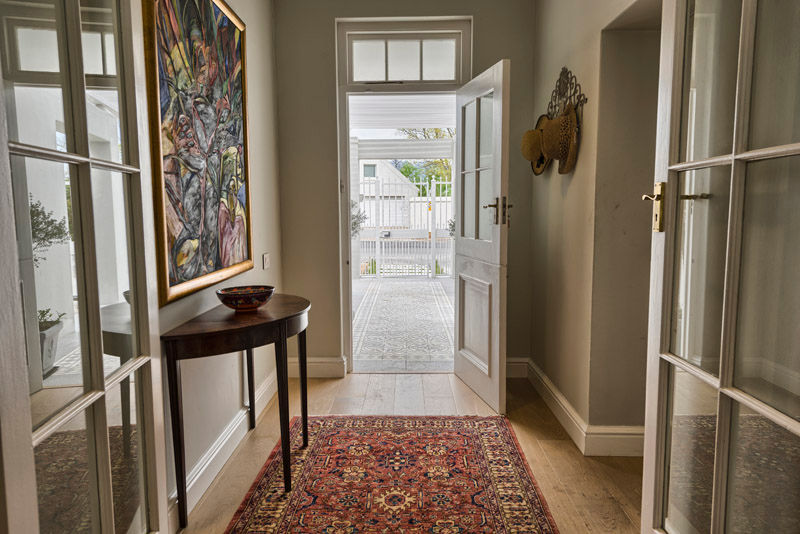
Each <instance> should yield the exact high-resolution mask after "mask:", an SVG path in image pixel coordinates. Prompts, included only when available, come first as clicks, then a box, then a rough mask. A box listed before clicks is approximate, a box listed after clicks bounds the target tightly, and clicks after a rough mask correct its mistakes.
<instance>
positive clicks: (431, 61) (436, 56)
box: [422, 39, 456, 80]
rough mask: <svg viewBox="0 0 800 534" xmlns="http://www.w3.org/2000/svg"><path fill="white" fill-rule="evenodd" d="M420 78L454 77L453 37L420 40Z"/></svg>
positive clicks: (442, 78) (453, 78)
mask: <svg viewBox="0 0 800 534" xmlns="http://www.w3.org/2000/svg"><path fill="white" fill-rule="evenodd" d="M422 79H423V80H455V79H456V40H455V39H425V40H424V41H422Z"/></svg>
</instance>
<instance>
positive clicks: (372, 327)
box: [353, 278, 455, 373]
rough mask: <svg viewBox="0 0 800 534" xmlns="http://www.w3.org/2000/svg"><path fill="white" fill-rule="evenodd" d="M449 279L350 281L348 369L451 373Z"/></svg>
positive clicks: (451, 288)
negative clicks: (350, 350) (350, 360)
mask: <svg viewBox="0 0 800 534" xmlns="http://www.w3.org/2000/svg"><path fill="white" fill-rule="evenodd" d="M454 292H455V288H454V283H453V279H452V278H433V279H426V278H413V279H411V278H360V279H355V280H353V309H354V310H355V313H354V315H353V371H354V372H361V373H368V372H372V373H376V372H377V373H396V372H452V371H453V315H454V312H453V307H454V298H455V297H454Z"/></svg>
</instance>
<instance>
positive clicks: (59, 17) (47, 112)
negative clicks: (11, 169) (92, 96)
mask: <svg viewBox="0 0 800 534" xmlns="http://www.w3.org/2000/svg"><path fill="white" fill-rule="evenodd" d="M12 4H13V5H12ZM62 4H63V2H54V1H53V0H50V1H48V0H42V1H41V2H36V3H33V2H11V1H10V0H0V12H2V13H5V12H6V10H8V12H9V13H10V12H13V13H14V17H4V18H3V24H0V43H2V46H0V52H2V54H3V55H4V56H5V57H4V58H3V79H4V81H5V94H4V100H5V106H6V119H7V123H8V137H9V140H11V141H18V142H21V143H27V144H30V145H36V146H40V147H44V148H49V149H54V150H61V151H66V150H67V144H68V142H67V141H71V139H67V137H66V133H67V132H68V131H69V128H68V125H69V115H68V113H69V107H67V108H65V106H64V101H65V94H66V89H65V88H66V87H67V77H66V68H65V60H64V59H63V58H62V57H61V51H63V50H65V49H66V46H65V37H64V26H63V25H64V22H63V13H62V9H63V7H62ZM12 10H13V11H12ZM69 144H70V145H71V142H70V143H69Z"/></svg>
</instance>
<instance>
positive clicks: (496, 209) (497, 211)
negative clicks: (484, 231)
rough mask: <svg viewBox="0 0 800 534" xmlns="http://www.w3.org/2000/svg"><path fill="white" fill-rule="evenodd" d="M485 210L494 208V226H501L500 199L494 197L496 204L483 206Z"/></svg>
mask: <svg viewBox="0 0 800 534" xmlns="http://www.w3.org/2000/svg"><path fill="white" fill-rule="evenodd" d="M481 207H482V208H483V209H486V208H494V224H500V199H499V198H497V197H494V202H493V203H491V204H486V205H484V206H481Z"/></svg>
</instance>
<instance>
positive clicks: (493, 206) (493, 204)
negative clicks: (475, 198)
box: [481, 200, 497, 209]
mask: <svg viewBox="0 0 800 534" xmlns="http://www.w3.org/2000/svg"><path fill="white" fill-rule="evenodd" d="M481 207H482V208H484V209H485V208H494V209H497V201H496V200H495V201H494V202H493V203H491V204H486V205H484V206H481Z"/></svg>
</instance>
